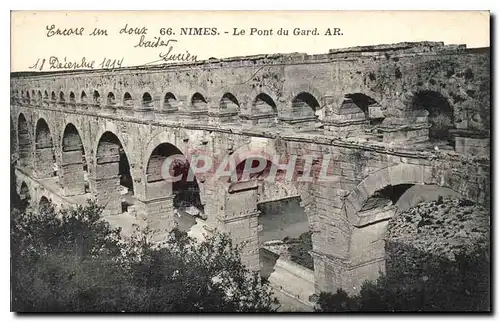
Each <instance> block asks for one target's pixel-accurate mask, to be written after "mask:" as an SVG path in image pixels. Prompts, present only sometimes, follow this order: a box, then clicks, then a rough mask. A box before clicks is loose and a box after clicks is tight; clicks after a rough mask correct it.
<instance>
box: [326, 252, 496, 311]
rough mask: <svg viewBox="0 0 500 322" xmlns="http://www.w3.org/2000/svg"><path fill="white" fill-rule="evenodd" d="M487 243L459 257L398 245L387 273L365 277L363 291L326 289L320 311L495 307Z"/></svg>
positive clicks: (462, 253) (465, 309)
mask: <svg viewBox="0 0 500 322" xmlns="http://www.w3.org/2000/svg"><path fill="white" fill-rule="evenodd" d="M484 245H486V243H478V245H477V246H476V247H475V250H474V251H473V252H468V251H465V250H464V251H461V252H459V253H458V254H457V255H456V256H455V260H453V261H452V260H449V259H448V258H445V257H437V256H434V255H430V254H426V253H423V252H421V251H419V250H417V249H415V248H412V247H411V246H408V245H394V244H392V245H391V246H390V247H391V248H393V249H395V248H398V249H399V251H398V252H397V254H398V255H397V258H393V260H392V261H391V262H390V263H388V265H387V274H386V275H384V276H381V277H380V278H378V279H377V280H376V281H373V282H368V281H367V282H365V283H363V285H362V287H361V290H360V293H359V294H358V295H354V296H350V297H349V296H347V295H346V294H345V292H343V291H341V290H338V291H337V293H336V294H333V295H332V294H331V293H323V294H322V295H320V300H319V301H318V304H319V307H318V308H317V310H318V311H321V312H342V311H370V312H371V311H385V312H392V311H412V312H413V311H482V312H484V311H490V310H491V304H490V292H489V290H490V288H489V287H490V269H489V268H490V259H489V248H488V247H486V246H484Z"/></svg>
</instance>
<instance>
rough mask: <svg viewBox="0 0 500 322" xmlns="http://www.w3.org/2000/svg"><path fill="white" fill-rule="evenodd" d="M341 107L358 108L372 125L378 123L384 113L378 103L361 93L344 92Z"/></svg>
mask: <svg viewBox="0 0 500 322" xmlns="http://www.w3.org/2000/svg"><path fill="white" fill-rule="evenodd" d="M345 98H346V99H345V100H344V102H343V103H342V107H341V109H352V108H356V107H357V108H359V109H360V110H361V111H362V112H363V114H364V115H365V118H366V119H370V123H371V124H372V125H378V124H380V123H381V122H382V120H383V118H384V115H383V113H382V109H381V107H380V105H379V104H378V103H377V101H375V100H374V99H373V98H371V97H370V96H368V95H365V94H363V93H352V94H346V95H345Z"/></svg>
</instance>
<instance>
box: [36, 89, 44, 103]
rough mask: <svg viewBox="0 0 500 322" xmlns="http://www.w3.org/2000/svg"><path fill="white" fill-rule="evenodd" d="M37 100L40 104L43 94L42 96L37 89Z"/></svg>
mask: <svg viewBox="0 0 500 322" xmlns="http://www.w3.org/2000/svg"><path fill="white" fill-rule="evenodd" d="M37 102H38V104H40V105H42V104H43V96H42V92H41V91H38V92H37Z"/></svg>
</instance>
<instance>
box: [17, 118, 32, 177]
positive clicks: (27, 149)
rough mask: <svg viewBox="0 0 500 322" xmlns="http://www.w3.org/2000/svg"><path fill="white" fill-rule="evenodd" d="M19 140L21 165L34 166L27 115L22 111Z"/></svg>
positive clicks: (19, 119)
mask: <svg viewBox="0 0 500 322" xmlns="http://www.w3.org/2000/svg"><path fill="white" fill-rule="evenodd" d="M17 142H18V145H19V166H20V167H32V166H33V155H32V150H31V149H32V142H31V134H30V130H29V126H28V122H27V121H26V117H25V116H24V114H22V113H21V114H19V118H18V121H17Z"/></svg>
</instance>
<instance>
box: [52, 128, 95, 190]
mask: <svg viewBox="0 0 500 322" xmlns="http://www.w3.org/2000/svg"><path fill="white" fill-rule="evenodd" d="M86 165H87V162H86V156H85V151H84V149H83V143H82V139H81V137H80V134H79V133H78V130H77V129H76V127H75V126H74V125H73V124H71V123H69V124H68V125H66V128H65V129H64V132H63V139H62V164H61V169H60V173H59V174H60V183H61V186H62V187H63V190H64V195H65V196H73V195H80V194H83V193H87V192H89V181H88V180H89V179H88V173H87V166H86Z"/></svg>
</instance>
